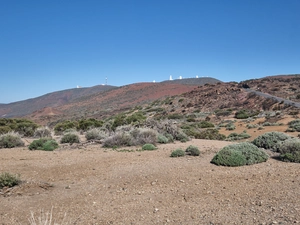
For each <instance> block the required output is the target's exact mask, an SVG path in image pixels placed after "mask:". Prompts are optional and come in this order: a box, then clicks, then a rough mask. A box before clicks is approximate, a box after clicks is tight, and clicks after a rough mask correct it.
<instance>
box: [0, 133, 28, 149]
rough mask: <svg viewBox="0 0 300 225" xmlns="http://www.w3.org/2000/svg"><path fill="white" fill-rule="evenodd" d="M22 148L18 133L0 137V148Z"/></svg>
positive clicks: (22, 144) (22, 143)
mask: <svg viewBox="0 0 300 225" xmlns="http://www.w3.org/2000/svg"><path fill="white" fill-rule="evenodd" d="M21 146H24V142H23V141H22V139H21V137H20V135H19V134H18V133H14V132H10V133H7V134H2V135H0V148H14V147H21Z"/></svg>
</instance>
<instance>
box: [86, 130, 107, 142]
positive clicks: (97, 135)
mask: <svg viewBox="0 0 300 225" xmlns="http://www.w3.org/2000/svg"><path fill="white" fill-rule="evenodd" d="M85 137H86V139H87V140H102V139H105V138H107V137H108V134H107V132H105V131H104V130H102V129H100V128H92V129H90V130H88V131H87V132H86V134H85Z"/></svg>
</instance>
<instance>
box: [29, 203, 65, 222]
mask: <svg viewBox="0 0 300 225" xmlns="http://www.w3.org/2000/svg"><path fill="white" fill-rule="evenodd" d="M66 216H67V214H66V213H65V214H64V216H63V218H62V221H61V222H60V223H58V222H57V220H55V219H54V218H53V207H52V208H51V211H50V212H44V210H41V211H40V214H39V215H37V216H35V215H34V212H31V213H30V218H29V219H28V221H29V223H30V225H68V224H71V223H70V222H69V221H67V219H66Z"/></svg>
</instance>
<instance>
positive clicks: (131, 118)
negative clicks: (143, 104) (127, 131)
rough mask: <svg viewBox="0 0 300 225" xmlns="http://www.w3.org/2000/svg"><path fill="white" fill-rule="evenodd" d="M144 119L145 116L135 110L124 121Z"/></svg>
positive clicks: (131, 121) (129, 122) (128, 122)
mask: <svg viewBox="0 0 300 225" xmlns="http://www.w3.org/2000/svg"><path fill="white" fill-rule="evenodd" d="M145 119H146V116H144V114H143V113H142V112H136V113H134V114H132V115H130V116H128V117H127V118H126V123H127V124H131V123H136V122H138V123H139V122H142V121H144V120H145Z"/></svg>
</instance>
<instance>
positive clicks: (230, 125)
mask: <svg viewBox="0 0 300 225" xmlns="http://www.w3.org/2000/svg"><path fill="white" fill-rule="evenodd" d="M225 127H226V130H234V129H235V125H234V124H233V123H228V124H227V125H226V126H225Z"/></svg>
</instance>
